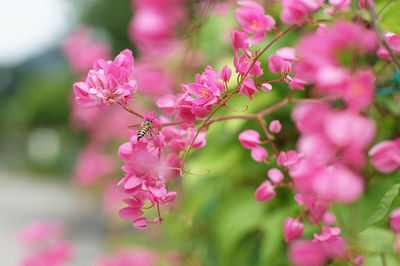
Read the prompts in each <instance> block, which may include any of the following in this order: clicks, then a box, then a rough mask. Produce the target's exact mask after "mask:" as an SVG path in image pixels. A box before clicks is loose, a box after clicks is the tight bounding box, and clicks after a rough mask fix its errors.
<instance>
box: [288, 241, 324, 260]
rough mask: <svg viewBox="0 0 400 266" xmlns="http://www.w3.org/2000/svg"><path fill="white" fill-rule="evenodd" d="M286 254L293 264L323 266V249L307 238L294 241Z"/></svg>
mask: <svg viewBox="0 0 400 266" xmlns="http://www.w3.org/2000/svg"><path fill="white" fill-rule="evenodd" d="M288 255H289V260H290V262H291V263H292V264H293V265H294V266H311V265H312V266H323V265H325V261H326V259H325V254H324V251H323V250H322V249H321V248H320V247H319V246H318V245H316V244H314V243H312V242H311V241H309V240H301V241H296V242H294V243H293V244H292V245H290V247H289V254H288Z"/></svg>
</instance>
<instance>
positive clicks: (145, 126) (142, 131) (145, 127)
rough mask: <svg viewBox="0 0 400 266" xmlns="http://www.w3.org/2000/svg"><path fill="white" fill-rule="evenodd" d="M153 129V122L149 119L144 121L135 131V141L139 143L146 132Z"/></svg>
mask: <svg viewBox="0 0 400 266" xmlns="http://www.w3.org/2000/svg"><path fill="white" fill-rule="evenodd" d="M152 128H153V121H152V120H150V119H147V120H145V121H144V122H143V123H142V124H141V125H140V128H139V129H138V131H137V140H138V141H139V140H140V139H141V138H143V137H144V135H146V133H147V132H150V131H151V129H152Z"/></svg>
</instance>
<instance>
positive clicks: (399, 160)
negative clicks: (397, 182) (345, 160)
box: [368, 138, 400, 173]
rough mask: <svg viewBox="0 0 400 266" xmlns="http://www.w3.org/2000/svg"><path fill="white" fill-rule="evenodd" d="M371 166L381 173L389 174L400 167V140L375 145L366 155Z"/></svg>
mask: <svg viewBox="0 0 400 266" xmlns="http://www.w3.org/2000/svg"><path fill="white" fill-rule="evenodd" d="M368 155H369V156H371V157H372V160H371V162H372V164H373V165H374V166H375V167H376V169H378V170H379V171H380V172H382V173H391V172H394V171H396V170H397V169H398V168H399V167H400V138H397V139H395V140H386V141H382V142H380V143H378V144H375V145H374V146H373V147H372V148H371V150H370V151H369V153H368Z"/></svg>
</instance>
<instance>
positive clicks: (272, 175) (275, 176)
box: [268, 168, 284, 184]
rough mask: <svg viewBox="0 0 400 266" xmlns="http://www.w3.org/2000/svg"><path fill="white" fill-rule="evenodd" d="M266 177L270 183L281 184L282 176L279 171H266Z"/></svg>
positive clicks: (273, 169)
mask: <svg viewBox="0 0 400 266" xmlns="http://www.w3.org/2000/svg"><path fill="white" fill-rule="evenodd" d="M268 177H269V179H271V181H272V183H274V184H279V183H280V182H282V180H283V178H284V176H283V173H282V172H281V170H279V169H277V168H271V169H269V170H268Z"/></svg>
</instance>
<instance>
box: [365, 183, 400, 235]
mask: <svg viewBox="0 0 400 266" xmlns="http://www.w3.org/2000/svg"><path fill="white" fill-rule="evenodd" d="M399 205H400V184H396V185H394V186H393V187H392V188H391V189H389V191H387V192H386V193H385V195H384V196H383V198H382V199H381V201H380V202H379V205H378V208H377V209H376V211H375V212H374V213H373V214H372V215H371V216H370V217H369V218H368V220H367V222H366V223H365V225H364V226H362V227H361V229H360V231H363V230H365V229H366V228H367V227H369V226H371V225H374V224H377V223H379V222H382V221H384V220H385V219H386V218H387V216H388V215H389V212H390V211H391V210H392V209H393V208H394V207H395V206H399Z"/></svg>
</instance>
